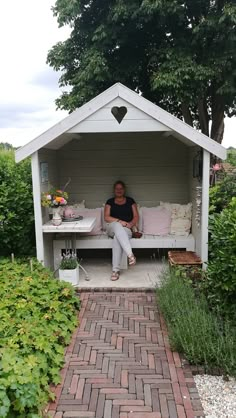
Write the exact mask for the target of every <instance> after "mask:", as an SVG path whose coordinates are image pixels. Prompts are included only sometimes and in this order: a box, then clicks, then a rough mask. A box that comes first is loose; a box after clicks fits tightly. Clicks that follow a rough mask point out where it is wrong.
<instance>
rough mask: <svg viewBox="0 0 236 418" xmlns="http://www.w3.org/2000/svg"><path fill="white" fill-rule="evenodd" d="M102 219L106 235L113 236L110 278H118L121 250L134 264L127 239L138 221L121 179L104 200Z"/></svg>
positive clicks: (134, 207) (130, 263) (133, 203)
mask: <svg viewBox="0 0 236 418" xmlns="http://www.w3.org/2000/svg"><path fill="white" fill-rule="evenodd" d="M104 219H105V222H106V223H107V232H108V235H109V236H110V237H112V238H113V247H112V275H111V280H118V279H119V276H120V263H121V258H122V253H123V251H124V252H125V253H126V254H127V257H128V261H129V265H130V266H134V265H135V264H136V258H135V256H134V254H133V252H132V248H131V245H130V241H129V240H130V238H132V231H131V229H132V227H133V226H135V225H136V224H137V223H138V210H137V205H136V203H135V201H134V199H132V198H131V197H128V196H126V195H125V184H124V182H123V181H116V182H115V184H114V197H113V198H111V199H108V201H107V202H106V205H105V211H104Z"/></svg>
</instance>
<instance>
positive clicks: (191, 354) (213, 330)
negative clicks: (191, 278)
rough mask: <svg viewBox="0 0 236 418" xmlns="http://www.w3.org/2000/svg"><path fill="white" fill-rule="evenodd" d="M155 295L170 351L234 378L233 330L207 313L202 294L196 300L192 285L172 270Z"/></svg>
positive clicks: (234, 341)
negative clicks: (163, 321) (163, 320)
mask: <svg viewBox="0 0 236 418" xmlns="http://www.w3.org/2000/svg"><path fill="white" fill-rule="evenodd" d="M157 296H158V302H159V305H160V309H161V311H162V313H163V315H164V317H165V319H166V321H167V325H168V330H169V337H170V343H171V346H172V348H173V349H174V350H177V351H179V352H182V353H183V354H184V355H185V357H186V358H187V359H188V360H189V362H190V363H192V364H198V365H204V366H205V369H206V370H208V371H210V370H211V369H212V368H215V367H218V368H220V369H221V370H222V369H223V372H224V373H226V374H232V375H236V351H235V344H236V334H235V330H233V328H230V326H229V325H228V324H225V325H224V326H223V325H222V323H221V322H219V319H218V318H217V316H216V315H214V314H213V313H212V312H211V311H209V308H208V305H207V301H206V299H205V297H204V296H203V294H200V295H199V296H198V297H196V294H195V291H194V289H193V288H192V286H191V284H190V283H188V282H187V281H186V280H185V279H184V278H183V277H182V276H179V277H178V276H177V275H176V272H173V271H172V272H171V273H166V275H165V277H164V279H163V282H162V286H161V287H160V289H158V290H157Z"/></svg>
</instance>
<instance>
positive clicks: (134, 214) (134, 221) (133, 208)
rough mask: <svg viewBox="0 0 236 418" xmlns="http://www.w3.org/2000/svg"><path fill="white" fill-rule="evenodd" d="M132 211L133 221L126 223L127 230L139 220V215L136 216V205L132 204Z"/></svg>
mask: <svg viewBox="0 0 236 418" xmlns="http://www.w3.org/2000/svg"><path fill="white" fill-rule="evenodd" d="M132 211H133V219H132V221H131V222H129V223H128V225H127V226H128V228H132V227H133V226H135V225H137V223H138V219H139V215H138V208H137V205H136V203H134V204H133V205H132Z"/></svg>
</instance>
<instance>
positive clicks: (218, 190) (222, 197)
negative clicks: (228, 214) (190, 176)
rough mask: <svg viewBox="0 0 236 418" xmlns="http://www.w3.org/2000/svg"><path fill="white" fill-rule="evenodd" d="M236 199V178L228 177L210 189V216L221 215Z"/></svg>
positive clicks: (233, 176)
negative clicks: (233, 199) (235, 198)
mask: <svg viewBox="0 0 236 418" xmlns="http://www.w3.org/2000/svg"><path fill="white" fill-rule="evenodd" d="M233 197H236V176H235V175H227V176H225V177H224V179H223V180H222V181H221V182H219V183H217V184H216V185H215V186H214V187H211V188H210V208H209V209H210V214H214V213H220V212H221V211H222V210H223V209H225V208H226V207H227V206H228V205H229V203H230V202H231V200H232V198H233Z"/></svg>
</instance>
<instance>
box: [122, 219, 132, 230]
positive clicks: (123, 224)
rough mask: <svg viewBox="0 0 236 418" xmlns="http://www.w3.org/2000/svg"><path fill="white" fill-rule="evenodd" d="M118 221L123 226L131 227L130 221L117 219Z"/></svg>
mask: <svg viewBox="0 0 236 418" xmlns="http://www.w3.org/2000/svg"><path fill="white" fill-rule="evenodd" d="M119 223H120V224H121V225H122V226H124V227H125V228H129V229H131V228H132V225H131V223H130V222H126V221H119Z"/></svg>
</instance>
